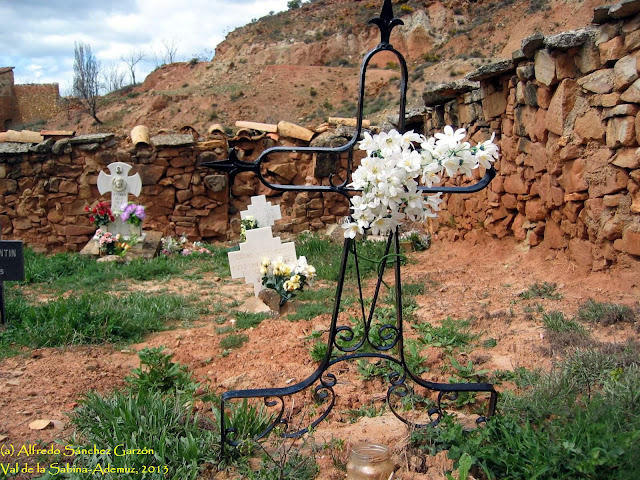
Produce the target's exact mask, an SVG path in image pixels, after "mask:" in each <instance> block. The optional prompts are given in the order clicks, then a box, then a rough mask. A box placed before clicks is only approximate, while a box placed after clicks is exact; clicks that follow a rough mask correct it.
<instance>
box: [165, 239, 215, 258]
mask: <svg viewBox="0 0 640 480" xmlns="http://www.w3.org/2000/svg"><path fill="white" fill-rule="evenodd" d="M160 242H161V243H162V249H161V252H162V254H163V255H166V256H172V255H182V256H183V257H186V256H188V255H193V254H198V253H200V254H204V255H211V254H212V252H211V250H209V249H207V248H206V247H205V246H204V244H203V243H202V242H193V243H191V242H189V240H188V239H187V237H185V236H182V237H180V238H179V239H175V238H173V237H163V238H162V239H161V240H160Z"/></svg>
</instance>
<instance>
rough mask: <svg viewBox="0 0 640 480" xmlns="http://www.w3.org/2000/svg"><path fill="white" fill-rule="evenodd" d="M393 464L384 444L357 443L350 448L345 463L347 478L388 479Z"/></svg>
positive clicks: (351, 479)
mask: <svg viewBox="0 0 640 480" xmlns="http://www.w3.org/2000/svg"><path fill="white" fill-rule="evenodd" d="M394 470H395V464H394V463H393V461H392V460H391V453H390V452H389V449H388V448H387V447H385V446H384V445H379V444H376V443H359V444H357V445H354V447H353V448H352V449H351V456H350V457H349V463H347V480H389V479H391V478H393V472H394Z"/></svg>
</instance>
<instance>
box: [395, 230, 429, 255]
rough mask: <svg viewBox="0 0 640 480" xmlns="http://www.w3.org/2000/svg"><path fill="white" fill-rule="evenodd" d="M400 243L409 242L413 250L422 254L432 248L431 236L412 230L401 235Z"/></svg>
mask: <svg viewBox="0 0 640 480" xmlns="http://www.w3.org/2000/svg"><path fill="white" fill-rule="evenodd" d="M400 241H401V242H403V241H404V242H409V243H410V244H411V248H412V249H413V250H415V251H416V252H422V251H424V250H427V249H428V248H429V247H430V246H431V235H429V234H424V233H420V232H418V231H417V230H410V231H408V232H403V233H401V234H400Z"/></svg>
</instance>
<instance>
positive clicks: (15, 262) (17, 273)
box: [0, 240, 24, 282]
mask: <svg viewBox="0 0 640 480" xmlns="http://www.w3.org/2000/svg"><path fill="white" fill-rule="evenodd" d="M20 280H24V256H23V254H22V241H20V240H0V282H16V281H20Z"/></svg>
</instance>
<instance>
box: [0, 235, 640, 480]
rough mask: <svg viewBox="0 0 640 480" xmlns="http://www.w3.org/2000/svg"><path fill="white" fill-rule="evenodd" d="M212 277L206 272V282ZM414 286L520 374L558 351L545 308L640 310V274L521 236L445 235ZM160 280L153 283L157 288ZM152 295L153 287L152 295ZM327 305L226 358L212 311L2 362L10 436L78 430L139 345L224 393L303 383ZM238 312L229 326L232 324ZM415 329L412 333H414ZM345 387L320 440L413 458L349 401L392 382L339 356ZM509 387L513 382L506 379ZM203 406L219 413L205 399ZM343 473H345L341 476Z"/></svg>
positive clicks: (432, 310) (482, 354)
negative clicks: (163, 351) (132, 335)
mask: <svg viewBox="0 0 640 480" xmlns="http://www.w3.org/2000/svg"><path fill="white" fill-rule="evenodd" d="M205 280H206V279H205ZM215 280H216V279H214V282H212V284H215V285H216V286H215V287H213V288H214V291H213V293H212V292H210V293H209V298H210V299H212V298H216V291H215V289H216V288H217V289H218V293H219V294H220V295H224V297H225V298H227V299H228V298H230V297H232V298H236V299H237V300H239V301H245V300H247V299H248V298H250V297H251V296H252V286H251V285H243V284H242V283H241V282H239V281H231V280H228V281H227V279H222V281H218V282H215ZM403 281H404V282H405V283H418V282H425V283H426V284H427V286H428V287H427V288H426V289H425V293H424V294H423V295H419V296H418V297H417V298H416V300H417V302H418V305H419V309H418V311H417V312H416V317H415V319H414V321H415V322H416V323H417V322H429V323H432V324H434V325H437V324H439V323H440V322H441V321H442V319H443V318H445V317H447V316H450V317H451V318H457V319H462V318H470V317H474V318H475V321H474V322H473V327H472V328H473V331H474V332H476V333H479V334H481V337H480V340H479V344H480V346H478V347H476V348H474V349H473V351H472V352H470V353H469V359H471V360H472V361H473V362H474V365H478V366H479V367H481V368H483V369H489V370H490V371H494V370H498V369H499V370H511V369H514V368H516V367H526V368H528V369H533V368H542V369H549V368H551V366H552V364H553V361H554V356H555V355H556V352H554V351H553V350H552V349H551V348H550V345H549V343H548V340H547V339H546V338H545V335H544V333H543V332H544V331H543V328H542V325H541V322H540V315H539V313H536V311H537V312H540V311H541V309H544V311H546V312H549V311H552V310H561V311H563V312H564V313H565V314H566V315H567V316H569V317H571V316H573V315H574V314H575V313H576V312H577V310H578V308H579V306H580V305H581V304H582V303H583V302H585V301H586V300H587V299H589V298H591V299H594V300H597V301H603V302H614V303H621V304H626V305H630V306H634V307H637V306H638V300H639V299H640V295H639V292H640V289H639V285H638V283H639V282H640V280H639V278H638V270H637V269H636V268H633V267H624V266H617V267H614V268H612V269H611V270H610V271H608V272H596V273H591V274H586V275H585V274H581V273H579V272H578V270H577V269H576V268H574V266H573V265H572V264H571V263H570V262H569V261H568V260H567V259H566V258H565V257H564V256H563V255H562V254H561V253H558V252H554V251H548V250H544V249H543V248H537V249H535V250H532V251H526V250H524V249H523V248H522V247H521V246H520V245H519V244H517V243H515V242H513V241H511V240H502V241H497V240H492V239H490V238H488V237H487V238H486V240H483V241H481V242H479V243H478V244H476V245H473V246H472V245H470V244H468V243H464V242H455V243H449V242H443V241H440V240H436V241H435V242H434V245H433V246H432V248H431V249H429V250H427V251H425V252H419V253H418V252H415V253H412V254H411V261H410V262H409V264H408V265H407V266H406V267H404V269H403ZM535 282H552V283H556V284H557V291H558V292H559V293H561V294H562V296H563V298H562V299H561V300H553V299H533V300H524V299H522V298H521V297H519V296H518V295H519V294H520V293H521V292H522V291H524V290H527V289H528V288H529V287H530V286H531V285H532V284H534V283H535ZM173 283H174V285H173V287H172V288H175V289H176V290H179V291H180V292H181V293H191V292H192V291H194V290H196V289H198V284H197V283H196V282H194V283H193V284H188V283H176V282H173ZM152 287H153V285H145V286H143V288H145V290H147V291H150V292H152V290H153V289H152ZM151 294H152V293H151ZM329 311H330V307H329V306H327V313H326V314H323V315H320V316H318V317H316V318H314V319H309V320H301V321H297V322H291V321H289V320H288V319H286V318H273V319H268V320H265V321H263V322H262V323H261V324H260V325H259V326H257V327H256V328H254V329H251V330H247V331H245V332H244V333H247V334H248V336H249V341H248V342H247V343H245V344H244V345H243V346H242V347H241V348H239V349H237V350H233V351H231V353H230V354H228V355H227V356H223V355H222V349H221V348H220V346H219V340H220V338H221V336H220V334H219V333H216V329H217V328H219V327H220V326H221V325H219V324H218V323H216V322H214V321H213V318H202V319H201V320H200V321H199V322H197V324H196V325H194V326H193V327H192V328H187V329H177V330H169V331H165V332H161V333H156V334H153V335H150V336H149V337H148V339H147V340H146V341H145V342H144V343H141V344H137V345H132V346H131V347H129V348H126V349H122V350H119V349H115V348H114V347H111V346H98V347H77V348H76V347H74V348H67V349H39V350H35V351H29V352H24V354H23V355H20V356H15V357H12V358H8V359H5V360H4V361H2V362H0V443H7V442H10V443H12V444H14V445H17V444H33V443H35V442H36V441H38V440H41V441H43V442H45V443H49V442H51V441H53V440H54V439H56V438H59V439H64V438H68V436H69V435H70V434H71V433H72V430H71V428H70V426H69V424H68V418H67V414H68V412H70V411H71V410H72V409H73V408H74V407H75V406H76V404H77V403H76V402H77V401H78V399H79V398H81V396H82V394H83V393H85V392H87V391H89V390H92V389H93V390H97V391H99V392H109V391H110V390H112V389H115V388H118V387H120V386H121V385H122V384H123V378H124V377H125V376H127V375H128V374H129V373H130V370H131V368H133V367H136V366H137V365H138V357H137V355H136V353H135V352H136V351H138V350H140V349H141V348H144V347H147V346H159V345H164V346H165V347H167V348H169V349H170V350H171V351H172V352H173V353H174V360H177V361H179V362H181V363H184V364H186V365H188V366H189V368H190V369H191V370H192V371H193V372H194V374H195V376H196V377H197V378H198V380H199V381H202V382H205V383H207V384H209V386H210V387H211V389H212V390H213V391H215V392H223V391H225V390H227V389H237V388H248V387H250V386H251V387H252V388H253V387H273V386H285V385H289V384H292V383H293V382H295V381H300V380H302V379H303V378H305V377H306V376H307V375H309V374H310V373H311V372H312V371H313V370H314V369H315V363H314V362H313V361H312V360H311V358H310V355H309V349H310V345H311V344H312V341H310V340H307V339H305V337H306V336H307V335H309V334H310V333H311V332H312V331H314V330H326V329H327V328H328V325H329V321H330V313H329ZM232 321H233V315H229V316H228V319H227V324H229V325H230V324H231V323H230V322H232ZM636 332H637V331H636V330H634V329H633V328H632V327H631V326H625V327H620V326H613V327H598V328H591V330H590V333H591V337H592V338H593V339H595V340H600V341H607V342H624V341H626V339H627V338H637V335H638V334H637V333H636ZM409 335H411V333H410V332H409ZM489 338H494V339H495V340H496V341H497V345H496V346H495V347H494V348H483V347H482V346H481V345H482V341H483V340H486V339H489ZM427 353H428V360H427V362H426V363H427V366H428V367H429V368H430V371H429V372H427V373H425V374H423V378H426V379H429V380H436V381H444V382H446V381H447V378H448V375H446V374H445V373H444V372H443V371H441V370H440V369H439V368H438V366H439V365H440V364H441V360H442V358H441V357H442V355H440V354H438V353H437V352H431V351H428V352H427ZM340 365H341V369H340V370H339V371H338V372H337V374H338V377H339V382H338V385H337V386H336V394H337V403H336V407H335V408H334V410H333V412H332V413H331V414H330V416H329V419H328V420H327V421H325V422H323V423H321V424H320V425H319V427H318V430H317V431H316V432H315V434H314V441H315V442H319V443H322V442H329V441H331V438H337V439H343V440H344V441H345V443H346V444H347V445H349V444H352V443H355V442H357V441H363V440H369V441H376V442H382V443H386V444H387V445H390V446H391V447H392V448H393V449H394V450H395V451H396V452H397V453H398V455H397V456H396V461H397V462H398V463H399V464H401V465H402V464H406V462H408V461H409V459H407V458H402V457H401V454H402V452H404V450H403V447H404V445H406V440H407V438H408V431H407V429H406V427H405V426H404V425H403V424H402V423H401V422H399V421H398V420H397V419H396V418H395V417H394V416H393V415H392V414H391V413H389V412H388V411H387V413H385V414H384V415H382V416H379V417H375V418H361V419H360V420H359V421H357V422H356V423H350V422H349V421H348V419H347V412H348V410H349V409H355V408H358V407H360V406H362V405H366V404H369V403H371V402H373V403H374V404H377V405H378V406H382V404H383V402H384V397H385V395H386V388H387V386H388V385H383V383H382V381H376V380H373V381H363V380H362V379H361V378H360V377H359V376H358V375H357V373H356V368H355V365H353V364H350V363H349V364H346V363H345V364H340ZM498 388H499V389H501V388H505V385H501V386H500V387H498ZM201 408H203V409H208V407H206V406H204V405H202V406H201ZM38 419H49V420H52V421H53V426H52V427H50V428H47V429H44V430H32V429H30V428H29V424H30V422H32V421H34V420H38ZM318 461H319V464H320V468H321V471H320V476H319V477H318V478H323V479H330V478H342V477H341V474H340V472H339V471H337V470H335V469H334V468H333V466H332V459H331V458H330V457H329V456H328V455H323V454H322V452H321V453H320V454H319V455H318ZM429 465H430V468H429V470H428V472H427V474H416V473H401V474H400V476H399V477H398V478H406V479H409V478H415V479H419V478H423V479H425V478H433V479H435V478H444V477H443V474H442V472H443V468H445V467H446V466H447V461H446V459H445V458H444V456H443V455H439V456H438V457H435V458H434V459H430V460H429ZM342 475H343V474H342Z"/></svg>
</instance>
